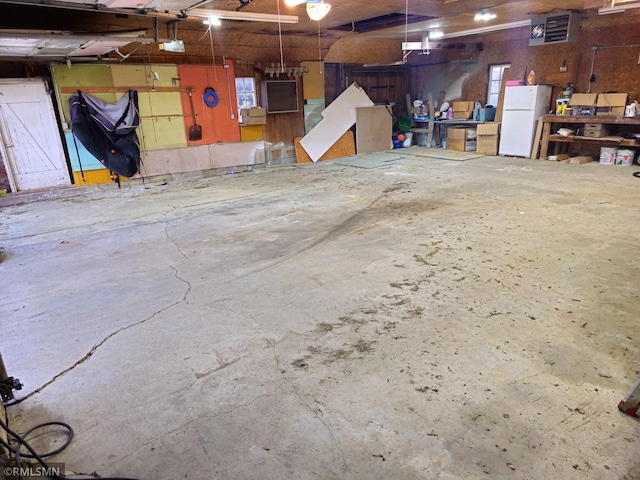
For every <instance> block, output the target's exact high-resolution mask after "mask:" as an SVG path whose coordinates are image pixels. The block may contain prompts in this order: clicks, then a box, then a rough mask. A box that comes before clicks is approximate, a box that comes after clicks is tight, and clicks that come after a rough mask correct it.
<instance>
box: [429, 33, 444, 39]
mask: <svg viewBox="0 0 640 480" xmlns="http://www.w3.org/2000/svg"><path fill="white" fill-rule="evenodd" d="M442 37H444V33H443V32H430V33H429V38H431V39H436V38H442Z"/></svg>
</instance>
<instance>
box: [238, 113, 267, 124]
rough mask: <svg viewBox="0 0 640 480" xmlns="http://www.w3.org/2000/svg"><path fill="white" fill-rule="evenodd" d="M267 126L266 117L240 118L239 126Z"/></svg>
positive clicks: (248, 116)
mask: <svg viewBox="0 0 640 480" xmlns="http://www.w3.org/2000/svg"><path fill="white" fill-rule="evenodd" d="M266 124H267V116H266V115H265V116H264V117H252V116H250V115H247V116H244V115H243V116H242V123H241V125H266Z"/></svg>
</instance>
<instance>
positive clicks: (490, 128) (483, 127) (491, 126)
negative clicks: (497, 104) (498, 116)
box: [476, 122, 500, 137]
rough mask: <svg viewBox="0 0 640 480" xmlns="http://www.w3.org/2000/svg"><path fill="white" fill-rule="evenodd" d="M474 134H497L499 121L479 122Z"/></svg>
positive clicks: (498, 132)
mask: <svg viewBox="0 0 640 480" xmlns="http://www.w3.org/2000/svg"><path fill="white" fill-rule="evenodd" d="M476 134H477V135H478V137H479V136H481V135H498V134H500V122H492V123H481V124H479V125H478V127H477V128H476Z"/></svg>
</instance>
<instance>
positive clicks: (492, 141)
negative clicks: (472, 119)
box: [476, 122, 500, 155]
mask: <svg viewBox="0 0 640 480" xmlns="http://www.w3.org/2000/svg"><path fill="white" fill-rule="evenodd" d="M499 133H500V123H498V122H493V123H481V124H480V125H478V128H477V129H476V134H477V145H476V152H477V153H481V154H483V155H497V154H498V144H499V139H500V136H499Z"/></svg>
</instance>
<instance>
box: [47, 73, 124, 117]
mask: <svg viewBox="0 0 640 480" xmlns="http://www.w3.org/2000/svg"><path fill="white" fill-rule="evenodd" d="M51 73H52V76H53V78H54V84H55V87H56V97H57V99H58V103H59V105H60V108H61V109H62V115H63V117H64V121H65V122H67V123H68V124H69V126H71V118H70V116H69V99H70V98H71V96H72V95H73V94H71V93H62V92H61V91H60V89H61V88H62V87H70V88H73V89H74V90H82V89H83V87H112V86H113V79H112V77H111V66H110V65H77V64H74V65H72V66H71V68H69V67H68V66H67V65H52V66H51ZM91 95H93V96H94V97H96V98H99V99H101V100H104V101H105V102H109V103H114V102H115V101H116V98H120V96H121V95H120V96H116V94H114V93H92V94H91Z"/></svg>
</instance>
